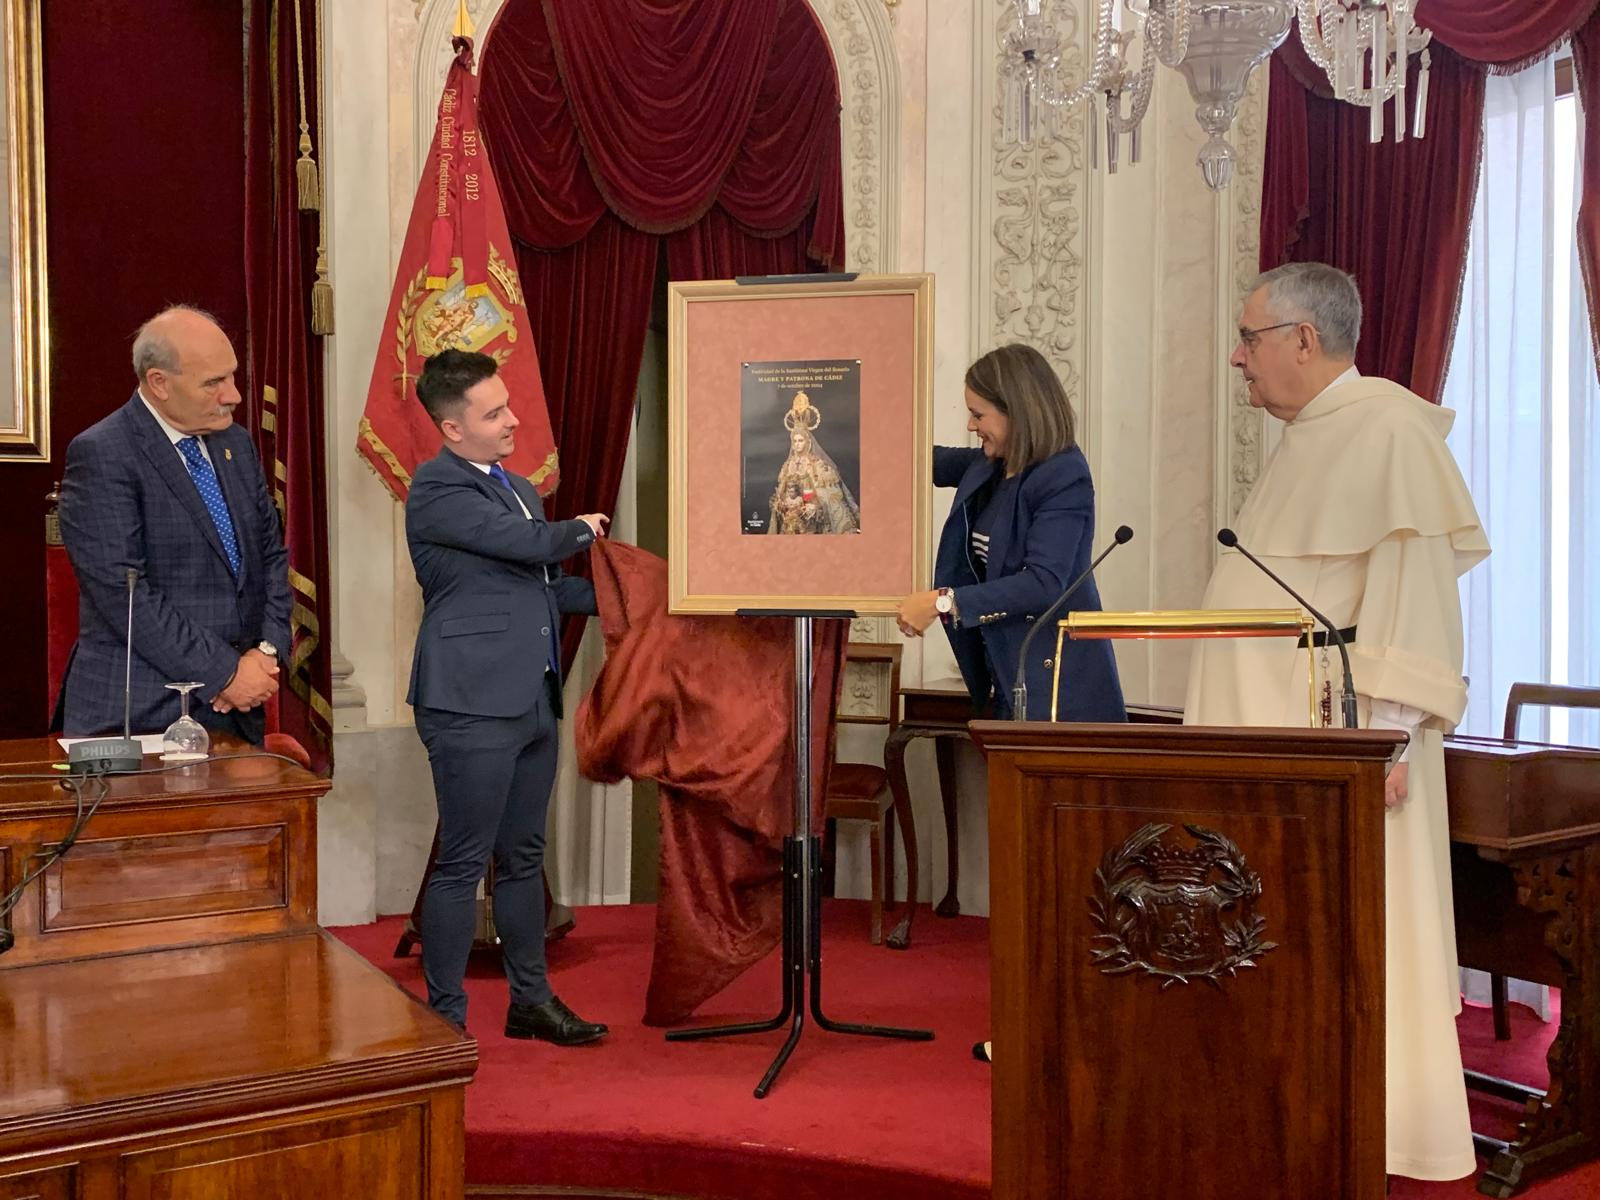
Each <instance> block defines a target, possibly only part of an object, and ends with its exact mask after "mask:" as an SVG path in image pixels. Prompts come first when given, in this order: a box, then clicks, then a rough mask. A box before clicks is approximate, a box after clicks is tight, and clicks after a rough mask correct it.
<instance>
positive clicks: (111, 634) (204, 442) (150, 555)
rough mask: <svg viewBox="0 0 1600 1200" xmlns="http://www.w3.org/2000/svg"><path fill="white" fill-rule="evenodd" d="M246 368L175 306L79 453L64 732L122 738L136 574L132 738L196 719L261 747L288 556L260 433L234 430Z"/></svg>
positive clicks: (200, 321) (153, 325) (200, 320)
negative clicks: (187, 696) (75, 605)
mask: <svg viewBox="0 0 1600 1200" xmlns="http://www.w3.org/2000/svg"><path fill="white" fill-rule="evenodd" d="M238 365H239V364H238V359H237V358H236V357H235V356H234V352H233V347H232V345H230V344H229V342H228V335H227V334H225V333H223V331H222V329H221V328H220V327H219V326H218V325H217V323H216V321H215V320H213V319H212V318H211V317H210V316H209V315H208V314H206V313H203V312H201V311H200V310H198V309H194V308H189V307H187V306H178V307H174V308H169V309H167V310H165V311H164V312H161V313H158V314H157V315H156V316H154V317H152V318H151V319H150V320H149V321H147V322H145V325H144V327H143V328H142V329H140V330H139V333H138V335H137V336H136V337H135V338H134V342H133V370H134V375H135V376H136V377H137V378H138V381H139V386H138V388H137V390H136V391H135V392H134V393H133V396H132V397H131V398H130V399H129V400H128V402H127V403H126V404H124V405H123V406H122V407H121V408H119V409H117V410H116V411H115V412H113V413H112V414H111V415H110V416H108V417H106V418H105V419H104V420H102V421H100V422H99V423H98V424H96V425H94V426H92V427H90V428H89V429H86V430H85V431H84V432H83V433H81V434H79V435H78V436H77V437H75V438H73V439H72V444H71V445H70V446H69V447H67V469H66V474H65V475H64V476H63V480H62V485H61V508H60V517H61V537H62V541H63V542H64V543H65V544H66V548H67V555H68V557H69V558H70V559H71V560H72V570H73V573H74V574H75V575H76V576H77V580H78V592H79V596H80V602H79V616H78V642H77V645H76V646H75V647H74V648H73V653H72V658H71V659H70V661H69V662H68V666H67V677H66V682H65V685H64V687H63V689H62V703H63V720H62V727H63V729H64V730H65V732H67V733H69V734H103V733H111V732H121V729H122V697H123V680H124V666H123V656H124V639H125V638H126V636H127V625H126V622H127V618H128V572H129V571H133V572H134V573H135V585H134V596H133V657H132V663H131V675H132V685H131V690H132V705H131V721H130V723H131V726H132V729H133V731H134V732H135V733H139V732H141V731H143V732H146V733H151V732H155V733H159V732H160V731H161V730H163V729H165V728H166V727H167V726H168V725H170V724H171V723H172V722H173V721H175V720H176V719H177V717H178V712H179V700H178V694H177V693H176V692H174V691H172V690H171V689H169V688H168V687H167V686H166V685H167V684H169V683H184V682H189V681H195V682H198V683H200V684H201V686H200V688H198V689H197V690H196V692H195V693H194V696H193V702H192V707H191V715H193V716H194V717H196V718H197V719H198V720H199V721H200V722H201V723H202V724H204V725H207V726H209V727H210V728H212V729H220V730H224V731H226V732H229V733H233V734H235V735H237V736H239V737H242V738H244V739H245V740H247V741H251V742H257V743H259V742H260V741H261V740H262V736H263V733H264V718H263V713H262V709H261V705H262V704H263V703H264V702H265V701H266V700H268V699H269V698H270V697H271V696H272V695H273V693H274V692H276V691H277V690H278V656H279V650H280V648H287V646H288V644H289V571H288V554H287V553H286V552H285V550H284V547H283V533H282V530H281V528H280V525H279V522H278V512H277V509H276V508H274V507H273V504H272V497H271V496H270V495H269V494H268V492H267V484H266V479H265V477H264V476H263V475H262V472H261V463H260V461H259V460H258V459H257V457H256V451H255V446H254V445H253V444H252V443H251V439H250V435H249V433H247V432H246V431H245V430H244V429H243V428H241V427H240V426H238V425H235V424H234V421H233V413H234V410H235V409H236V408H238V406H239V400H240V397H239V389H238V387H237V386H235V383H234V373H235V371H236V370H237V369H238Z"/></svg>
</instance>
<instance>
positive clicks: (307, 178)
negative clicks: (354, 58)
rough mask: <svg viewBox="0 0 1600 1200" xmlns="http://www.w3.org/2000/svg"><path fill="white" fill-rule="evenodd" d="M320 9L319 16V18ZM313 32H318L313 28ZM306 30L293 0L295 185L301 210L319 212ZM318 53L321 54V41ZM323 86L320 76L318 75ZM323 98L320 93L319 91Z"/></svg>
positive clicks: (319, 82)
mask: <svg viewBox="0 0 1600 1200" xmlns="http://www.w3.org/2000/svg"><path fill="white" fill-rule="evenodd" d="M320 16H321V14H320V12H319V14H318V19H319V20H320ZM312 32H313V34H316V33H317V31H316V30H313V31H312ZM305 37H306V35H305V29H304V27H303V26H302V24H301V20H300V0H294V65H295V74H296V75H297V76H298V82H299V85H300V158H299V159H298V160H297V161H296V162H295V164H294V179H295V184H296V186H297V187H298V189H299V193H300V211H301V212H317V211H318V210H319V209H320V208H321V207H322V188H321V187H320V186H318V182H317V160H316V159H315V158H313V157H312V156H311V119H310V117H309V116H308V115H307V113H306V54H305ZM317 53H318V55H319V57H320V54H321V44H320V42H319V43H318V46H317ZM318 65H319V66H320V65H321V64H320V62H319V63H318ZM317 82H318V85H319V87H320V85H321V82H322V81H321V77H320V76H319V77H318V80H317ZM318 99H319V101H320V99H321V96H320V94H319V96H318Z"/></svg>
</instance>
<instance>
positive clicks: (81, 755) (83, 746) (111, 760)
mask: <svg viewBox="0 0 1600 1200" xmlns="http://www.w3.org/2000/svg"><path fill="white" fill-rule="evenodd" d="M142 766H144V748H143V747H142V746H140V745H139V743H138V742H136V741H135V740H134V739H132V738H95V739H94V740H93V741H88V742H77V743H75V744H73V745H72V746H69V747H68V748H67V773H68V774H70V775H105V774H108V773H109V772H112V771H137V770H139V768H140V767H142Z"/></svg>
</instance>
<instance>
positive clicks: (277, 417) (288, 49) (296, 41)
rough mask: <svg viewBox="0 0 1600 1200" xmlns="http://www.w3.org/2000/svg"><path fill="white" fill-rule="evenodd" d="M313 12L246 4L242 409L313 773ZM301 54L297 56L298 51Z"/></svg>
mask: <svg viewBox="0 0 1600 1200" xmlns="http://www.w3.org/2000/svg"><path fill="white" fill-rule="evenodd" d="M312 12H313V8H312V6H310V5H305V4H302V5H301V13H300V20H299V21H298V22H297V20H296V6H295V4H294V3H292V2H285V0H249V27H248V30H247V34H248V40H247V46H246V53H247V62H246V69H247V80H248V82H247V90H246V111H245V236H244V247H245V287H246V299H247V303H248V322H247V328H248V335H247V339H248V351H247V353H246V354H244V355H242V356H241V357H242V358H244V359H245V363H246V367H245V375H246V385H245V387H244V389H243V390H244V393H245V396H244V407H245V409H246V411H247V412H248V413H249V414H250V422H249V423H250V426H251V428H252V429H253V430H254V432H255V439H256V449H257V451H258V452H259V454H260V455H261V465H262V469H263V470H264V471H265V472H266V475H267V485H268V487H269V489H270V490H271V492H272V496H273V499H274V500H275V501H276V503H277V506H278V515H279V517H280V519H281V520H282V521H283V534H284V542H285V544H286V545H287V547H288V550H289V585H290V594H291V597H292V599H293V608H292V611H291V616H290V621H289V627H290V632H291V644H290V645H289V646H281V647H279V664H280V675H279V680H278V682H279V689H278V695H277V697H276V698H275V701H274V704H275V712H274V711H272V710H269V714H268V728H269V729H275V730H277V731H280V732H283V733H287V734H289V735H291V736H292V737H293V738H294V739H295V740H296V741H298V742H299V743H300V745H301V746H302V747H304V748H305V749H306V750H307V751H308V752H309V754H310V755H311V760H312V763H313V766H314V768H315V769H316V770H318V771H320V772H323V773H326V772H328V771H329V770H331V768H332V749H333V709H332V704H331V700H332V693H333V661H332V654H331V650H332V646H331V643H330V641H329V632H330V630H331V628H332V626H331V625H330V623H329V606H328V594H329V589H330V588H331V587H332V580H331V578H330V576H329V572H328V493H327V482H328V481H327V471H326V467H325V464H326V462H327V456H326V447H327V429H326V425H325V420H324V404H323V391H322V362H323V358H322V339H321V338H320V337H319V336H318V335H317V334H315V333H314V332H313V331H312V328H311V289H312V284H313V282H314V281H315V280H316V262H317V247H318V242H319V240H320V236H321V215H320V213H319V212H317V211H315V210H313V211H308V212H302V211H301V210H300V202H299V190H298V185H297V182H296V174H295V164H296V161H297V160H298V158H299V157H300V149H299V143H300V122H301V120H302V112H301V106H300V97H301V94H302V93H301V87H300V79H299V74H298V72H299V70H300V65H301V64H303V66H304V71H305V81H304V93H303V94H304V96H305V100H306V108H305V112H304V115H303V119H304V120H305V121H306V123H307V125H308V126H309V131H310V134H311V138H312V146H313V154H314V155H315V152H316V151H317V150H318V149H320V147H321V144H322V143H321V132H322V131H321V120H320V116H321V114H320V113H319V111H318V107H317V96H318V85H319V80H318V78H317V73H316V69H317V33H316V25H315V22H314V21H313V20H311V19H309V14H311V13H312ZM297 51H298V53H297Z"/></svg>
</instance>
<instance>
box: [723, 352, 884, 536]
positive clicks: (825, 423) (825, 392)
mask: <svg viewBox="0 0 1600 1200" xmlns="http://www.w3.org/2000/svg"><path fill="white" fill-rule="evenodd" d="M797 392H804V393H805V394H806V399H807V400H809V401H810V402H811V406H812V407H813V408H815V409H816V410H817V412H818V413H820V414H821V416H822V420H821V422H820V423H819V424H818V425H817V427H816V429H814V430H812V431H811V436H812V437H813V438H815V439H816V443H817V445H818V446H820V447H821V448H822V449H823V450H824V451H826V453H827V455H828V457H829V458H831V459H833V465H834V466H836V467H838V468H839V478H840V479H842V480H843V481H844V485H845V487H847V488H849V489H850V494H851V495H852V496H854V497H855V498H856V502H857V503H858V504H859V503H860V501H861V360H860V359H856V358H848V359H847V358H841V359H806V360H798V361H794V362H748V363H744V364H743V369H742V370H741V372H740V388H739V452H740V457H741V459H742V461H741V463H740V471H741V476H742V478H741V482H742V487H741V489H740V491H741V499H740V512H739V527H740V529H742V530H743V531H744V532H745V533H755V534H764V533H766V532H767V526H768V525H769V524H771V515H772V493H773V488H774V487H775V486H776V484H777V481H778V471H779V469H780V468H781V467H782V466H783V463H784V460H785V459H786V458H788V457H789V430H788V428H787V427H786V426H785V425H784V423H783V419H784V416H785V414H787V413H788V412H789V408H790V406H791V405H792V404H793V403H794V398H795V393H797ZM861 519H862V522H863V523H865V522H866V520H867V516H866V514H865V513H863V514H862V518H861Z"/></svg>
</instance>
